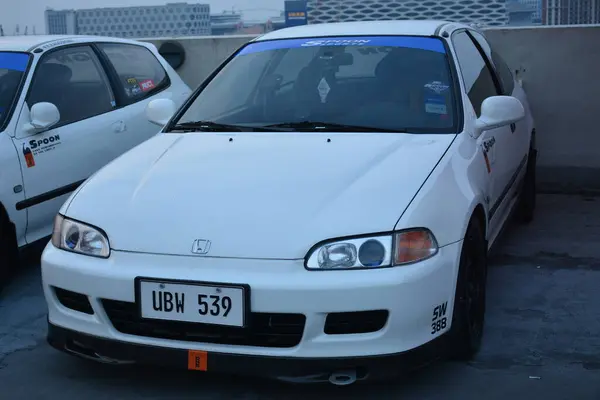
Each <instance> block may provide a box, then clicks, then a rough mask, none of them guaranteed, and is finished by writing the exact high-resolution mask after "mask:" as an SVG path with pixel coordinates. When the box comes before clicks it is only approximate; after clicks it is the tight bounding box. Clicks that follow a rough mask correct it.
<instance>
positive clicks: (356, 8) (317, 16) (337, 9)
mask: <svg viewBox="0 0 600 400" xmlns="http://www.w3.org/2000/svg"><path fill="white" fill-rule="evenodd" d="M391 19H442V20H451V21H456V22H463V23H468V24H473V23H475V24H479V25H482V26H497V25H507V24H508V13H507V10H506V0H443V1H440V0H309V1H308V23H310V24H318V23H324V22H341V21H375V20H391Z"/></svg>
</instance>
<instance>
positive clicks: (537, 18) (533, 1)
mask: <svg viewBox="0 0 600 400" xmlns="http://www.w3.org/2000/svg"><path fill="white" fill-rule="evenodd" d="M517 2H519V3H521V4H523V5H525V6H527V7H528V8H531V9H533V10H534V12H533V15H532V22H533V23H538V24H541V23H542V4H543V0H517Z"/></svg>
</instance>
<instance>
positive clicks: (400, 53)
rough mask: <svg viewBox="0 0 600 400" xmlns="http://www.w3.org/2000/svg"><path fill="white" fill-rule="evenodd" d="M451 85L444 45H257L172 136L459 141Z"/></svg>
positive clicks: (402, 41)
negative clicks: (356, 135)
mask: <svg viewBox="0 0 600 400" xmlns="http://www.w3.org/2000/svg"><path fill="white" fill-rule="evenodd" d="M451 77H452V75H451V73H450V67H449V63H448V57H447V55H446V47H445V46H444V43H443V42H442V40H440V39H438V38H430V37H415V36H363V37H327V38H307V39H286V40H273V41H264V42H255V43H251V44H249V45H247V46H245V47H244V48H242V49H241V50H240V51H239V52H238V54H237V55H236V56H235V57H234V58H233V59H232V60H231V61H230V62H229V63H228V64H227V65H225V66H224V67H223V69H222V70H221V71H220V72H219V73H218V74H217V75H216V76H215V77H214V79H212V80H211V81H210V82H209V83H208V85H207V86H206V87H205V88H204V89H203V90H202V91H201V92H200V93H199V95H198V96H197V98H196V99H195V100H194V101H193V102H192V103H191V105H190V106H189V107H188V108H187V110H185V111H184V113H183V114H182V115H181V117H180V118H177V119H174V121H173V123H172V124H171V129H170V130H171V131H174V130H175V131H176V130H178V129H177V126H176V125H179V128H180V129H179V130H181V128H182V127H184V126H185V127H187V128H194V127H195V128H197V130H203V129H202V128H209V127H211V126H212V127H214V126H215V124H223V125H227V126H228V127H232V126H238V127H239V126H242V127H245V128H248V127H255V128H269V127H270V128H287V129H289V130H300V131H310V130H316V129H319V128H320V129H328V128H329V130H331V131H335V130H338V131H343V129H339V128H340V127H346V128H349V127H350V128H352V127H354V128H355V129H354V130H353V131H361V129H362V131H366V132H368V131H369V129H370V130H371V131H391V132H414V133H420V132H424V133H425V132H426V133H456V130H457V127H456V122H457V118H456V110H457V106H456V103H455V96H454V90H453V80H452V78H451ZM201 122H202V123H201ZM207 123H208V124H207ZM336 125H337V127H336ZM356 128H360V129H356ZM287 129H286V130H287ZM209 130H210V129H209Z"/></svg>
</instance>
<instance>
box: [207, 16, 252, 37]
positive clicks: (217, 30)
mask: <svg viewBox="0 0 600 400" xmlns="http://www.w3.org/2000/svg"><path fill="white" fill-rule="evenodd" d="M210 26H211V35H217V36H218V35H235V34H237V33H239V32H240V31H241V30H242V29H243V28H244V21H243V19H242V14H240V13H236V12H225V11H224V12H223V13H222V14H213V15H211V16H210Z"/></svg>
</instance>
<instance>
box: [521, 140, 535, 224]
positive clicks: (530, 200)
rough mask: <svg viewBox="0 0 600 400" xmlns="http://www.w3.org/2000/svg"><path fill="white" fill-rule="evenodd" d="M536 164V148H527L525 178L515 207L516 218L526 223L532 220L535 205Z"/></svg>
mask: <svg viewBox="0 0 600 400" xmlns="http://www.w3.org/2000/svg"><path fill="white" fill-rule="evenodd" d="M536 164H537V150H535V149H533V148H531V149H530V150H529V158H528V160H527V170H526V171H525V178H524V181H523V187H522V188H521V193H520V194H519V204H518V206H517V207H518V209H517V219H518V221H519V222H521V223H524V224H528V223H530V222H531V221H533V217H534V214H535V205H536V197H537V189H536V176H535V175H536V174H535V170H536Z"/></svg>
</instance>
